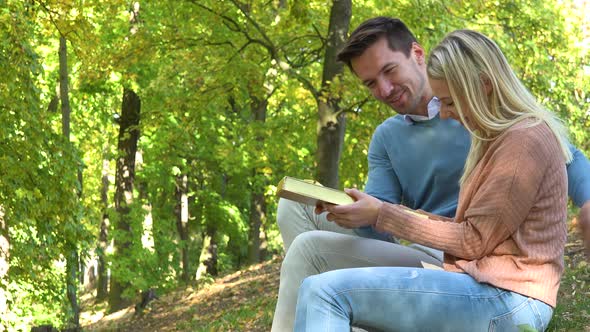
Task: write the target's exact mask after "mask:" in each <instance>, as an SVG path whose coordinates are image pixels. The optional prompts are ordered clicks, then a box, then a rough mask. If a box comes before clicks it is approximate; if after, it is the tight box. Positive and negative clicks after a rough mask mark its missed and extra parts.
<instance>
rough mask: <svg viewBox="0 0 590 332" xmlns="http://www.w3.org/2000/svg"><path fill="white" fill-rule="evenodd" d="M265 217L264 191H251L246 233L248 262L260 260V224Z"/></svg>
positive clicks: (253, 262)
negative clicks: (247, 230)
mask: <svg viewBox="0 0 590 332" xmlns="http://www.w3.org/2000/svg"><path fill="white" fill-rule="evenodd" d="M257 191H258V190H257ZM265 219H266V201H265V199H264V193H263V192H253V193H252V198H251V201H250V232H249V234H248V263H249V264H255V263H259V262H260V258H261V257H260V226H261V225H262V223H263V221H264V220H265Z"/></svg>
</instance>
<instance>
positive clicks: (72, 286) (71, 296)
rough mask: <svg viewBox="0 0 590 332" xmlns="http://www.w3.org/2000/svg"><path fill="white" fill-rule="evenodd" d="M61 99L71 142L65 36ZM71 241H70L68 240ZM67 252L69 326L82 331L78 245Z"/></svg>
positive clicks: (64, 127)
mask: <svg viewBox="0 0 590 332" xmlns="http://www.w3.org/2000/svg"><path fill="white" fill-rule="evenodd" d="M58 53H59V97H60V100H61V124H62V133H63V135H64V137H65V138H66V140H67V141H68V142H69V141H70V113H71V110H70V97H69V91H68V84H69V83H68V49H67V42H66V38H65V37H64V36H61V37H60V38H59V52H58ZM81 177H82V176H81V173H80V170H78V180H79V181H80V188H78V197H80V196H81V193H82V191H81V190H82V189H81V188H82V179H81ZM68 241H70V240H68ZM66 250H68V251H69V252H67V253H66V294H67V298H68V301H69V303H70V308H71V310H72V317H71V319H70V322H69V325H70V328H72V329H73V330H79V329H80V308H79V307H78V277H77V276H78V272H79V271H78V268H79V264H80V262H79V256H78V245H77V243H75V242H71V243H68V245H67V246H66Z"/></svg>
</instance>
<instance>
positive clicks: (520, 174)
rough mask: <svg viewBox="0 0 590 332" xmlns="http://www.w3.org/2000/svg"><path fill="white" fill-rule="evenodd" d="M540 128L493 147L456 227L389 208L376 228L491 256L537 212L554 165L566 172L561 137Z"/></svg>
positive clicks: (471, 255) (464, 195)
mask: <svg viewBox="0 0 590 332" xmlns="http://www.w3.org/2000/svg"><path fill="white" fill-rule="evenodd" d="M537 127H541V126H535V127H533V128H519V129H517V130H509V131H508V132H506V133H504V135H502V136H500V137H499V138H498V139H497V140H496V141H495V142H494V143H493V144H491V145H490V147H489V148H488V150H487V151H486V153H485V154H484V156H483V157H482V159H481V160H480V162H479V164H478V165H477V167H476V168H475V169H474V171H473V172H472V174H471V176H470V178H469V179H468V181H466V183H465V184H464V186H463V187H462V189H461V194H460V198H459V207H458V210H457V212H458V213H457V216H456V218H458V219H456V220H455V222H446V221H444V220H442V221H441V220H432V219H430V218H429V219H421V218H418V217H416V216H414V215H412V214H408V213H405V212H404V211H402V210H401V209H400V208H399V207H398V206H395V205H392V204H383V206H382V208H381V210H380V212H379V217H378V220H377V224H376V228H377V229H378V230H381V231H386V232H389V233H392V234H393V235H395V236H398V237H401V238H405V239H407V240H410V241H413V242H416V243H420V244H423V245H426V246H429V247H433V248H437V249H440V250H443V251H444V252H446V253H448V254H451V255H453V256H456V257H460V258H463V259H468V260H472V259H477V258H481V257H483V256H485V255H487V254H489V253H490V252H492V251H493V250H494V249H495V248H496V247H497V246H498V245H499V244H500V243H501V242H503V241H504V240H506V239H507V238H508V237H509V236H510V235H511V234H512V233H514V232H515V231H516V229H517V228H518V227H519V225H520V224H521V223H522V222H523V221H524V220H525V218H526V217H527V215H528V213H529V211H530V210H531V209H532V208H533V206H534V204H535V201H536V197H537V193H538V191H539V187H540V184H541V181H543V178H544V176H545V173H546V170H547V168H548V165H555V162H556V161H557V163H561V165H562V167H563V158H560V155H559V153H555V152H556V149H555V146H556V141H555V138H554V137H552V135H551V134H550V133H549V135H547V131H548V129H546V130H544V131H543V130H539V129H538V128H537ZM543 127H545V126H543ZM545 128H546V127H545ZM548 146H549V147H548ZM462 205H463V206H462Z"/></svg>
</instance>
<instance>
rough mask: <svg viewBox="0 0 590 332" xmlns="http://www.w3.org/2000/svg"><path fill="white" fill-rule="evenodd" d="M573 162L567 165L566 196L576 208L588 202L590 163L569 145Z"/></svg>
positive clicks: (589, 194)
mask: <svg viewBox="0 0 590 332" xmlns="http://www.w3.org/2000/svg"><path fill="white" fill-rule="evenodd" d="M570 151H571V152H572V155H573V160H572V162H571V163H569V164H568V165H567V182H568V195H569V196H570V198H571V199H572V201H573V202H574V204H576V206H578V207H582V205H584V204H585V203H587V202H588V201H590V161H588V158H586V156H585V155H584V154H583V153H582V152H581V151H580V150H578V149H577V148H576V147H574V146H573V145H571V144H570Z"/></svg>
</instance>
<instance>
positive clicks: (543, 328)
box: [529, 297, 547, 332]
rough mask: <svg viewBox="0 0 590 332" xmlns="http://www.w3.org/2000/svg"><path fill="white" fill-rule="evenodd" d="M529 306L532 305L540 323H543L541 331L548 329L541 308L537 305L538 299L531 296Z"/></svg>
mask: <svg viewBox="0 0 590 332" xmlns="http://www.w3.org/2000/svg"><path fill="white" fill-rule="evenodd" d="M529 306H530V307H531V310H532V311H533V313H534V314H535V316H536V318H537V320H538V321H539V325H541V331H540V332H543V331H545V330H546V329H547V327H546V326H545V323H544V322H543V318H542V317H541V312H539V308H538V307H537V303H536V301H534V300H533V299H532V298H530V297H529Z"/></svg>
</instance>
